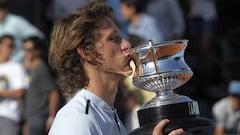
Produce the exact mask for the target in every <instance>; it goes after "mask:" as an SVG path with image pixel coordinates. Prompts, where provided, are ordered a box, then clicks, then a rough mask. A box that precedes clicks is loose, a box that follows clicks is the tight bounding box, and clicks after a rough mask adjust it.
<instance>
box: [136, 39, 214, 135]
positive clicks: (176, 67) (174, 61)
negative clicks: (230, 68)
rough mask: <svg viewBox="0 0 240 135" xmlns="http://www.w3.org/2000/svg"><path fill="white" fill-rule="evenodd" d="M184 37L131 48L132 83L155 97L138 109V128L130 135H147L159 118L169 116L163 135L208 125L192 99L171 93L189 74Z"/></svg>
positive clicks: (150, 42)
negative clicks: (134, 66) (133, 68)
mask: <svg viewBox="0 0 240 135" xmlns="http://www.w3.org/2000/svg"><path fill="white" fill-rule="evenodd" d="M187 43H188V40H173V41H165V42H162V43H158V44H154V43H153V42H152V41H151V40H149V41H148V43H147V44H144V45H142V46H139V47H136V48H133V49H132V58H133V60H134V63H135V65H136V70H135V73H134V77H133V84H134V85H135V86H136V87H138V88H140V89H143V90H147V91H152V92H156V97H154V98H152V99H151V100H150V101H148V102H146V103H144V104H143V105H142V106H141V108H140V110H139V111H138V119H139V123H140V128H138V129H136V130H134V131H133V132H132V133H131V134H132V135H151V134H152V130H153V128H154V126H155V125H156V124H157V123H158V122H159V121H160V120H162V119H165V118H167V119H169V120H170V123H169V124H168V125H167V126H166V127H165V129H164V134H168V133H169V132H170V131H172V130H174V129H177V128H183V129H184V130H187V131H193V130H198V129H201V128H203V127H208V126H211V125H212V124H211V121H210V120H208V119H206V118H203V117H200V114H199V107H198V103H197V102H196V101H193V100H192V99H190V98H189V97H187V96H182V95H178V94H175V93H174V91H173V90H174V89H176V88H177V87H179V86H181V85H183V84H185V83H186V82H187V81H188V80H189V79H190V78H191V77H192V75H193V72H192V70H191V68H189V67H188V65H187V64H186V62H185V60H184V52H185V48H186V46H187Z"/></svg>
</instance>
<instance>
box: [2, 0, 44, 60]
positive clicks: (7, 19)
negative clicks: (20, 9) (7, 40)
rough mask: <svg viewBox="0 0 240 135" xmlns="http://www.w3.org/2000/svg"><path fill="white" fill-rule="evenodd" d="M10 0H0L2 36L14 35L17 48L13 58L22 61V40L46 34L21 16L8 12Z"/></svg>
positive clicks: (41, 36)
mask: <svg viewBox="0 0 240 135" xmlns="http://www.w3.org/2000/svg"><path fill="white" fill-rule="evenodd" d="M8 2H9V1H8V0H0V36H1V35H5V34H10V35H12V36H13V37H14V40H15V48H14V52H13V54H12V56H11V60H13V61H17V62H22V61H23V49H22V41H23V40H24V39H25V38H27V37H30V36H38V37H40V38H42V39H43V38H44V34H43V33H42V32H41V31H39V30H38V29H37V28H36V27H35V26H33V25H32V24H31V23H29V22H28V21H27V20H26V19H24V18H23V17H21V16H18V15H14V14H11V13H9V12H8V10H9V5H8Z"/></svg>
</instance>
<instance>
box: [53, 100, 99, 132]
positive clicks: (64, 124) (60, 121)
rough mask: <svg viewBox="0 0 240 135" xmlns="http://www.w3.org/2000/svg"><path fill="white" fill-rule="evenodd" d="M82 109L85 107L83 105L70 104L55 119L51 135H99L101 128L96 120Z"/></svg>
mask: <svg viewBox="0 0 240 135" xmlns="http://www.w3.org/2000/svg"><path fill="white" fill-rule="evenodd" d="M81 108H85V107H84V106H82V105H81V104H80V105H79V107H77V106H75V105H73V104H71V103H70V104H66V105H65V106H64V107H63V108H62V109H60V110H59V111H58V113H57V115H56V117H55V120H54V123H53V125H52V129H51V131H50V134H51V135H63V134H65V133H67V134H72V133H79V134H97V133H98V132H99V127H98V126H97V124H96V122H95V119H94V118H93V117H92V116H91V115H89V114H85V112H84V111H83V109H81ZM67 131H68V132H67Z"/></svg>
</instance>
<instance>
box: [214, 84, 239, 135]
mask: <svg viewBox="0 0 240 135" xmlns="http://www.w3.org/2000/svg"><path fill="white" fill-rule="evenodd" d="M213 114H214V116H215V119H216V127H215V135H239V134H240V80H233V81H231V82H230V84H229V87H228V96H227V97H225V98H223V99H221V100H220V101H218V102H216V103H215V104H214V106H213Z"/></svg>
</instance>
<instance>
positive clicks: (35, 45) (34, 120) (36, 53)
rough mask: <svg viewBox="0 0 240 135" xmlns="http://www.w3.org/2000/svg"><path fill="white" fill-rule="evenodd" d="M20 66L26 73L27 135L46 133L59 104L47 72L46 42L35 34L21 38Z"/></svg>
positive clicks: (50, 76)
mask: <svg viewBox="0 0 240 135" xmlns="http://www.w3.org/2000/svg"><path fill="white" fill-rule="evenodd" d="M23 50H24V66H25V68H26V70H27V72H28V76H29V88H28V90H27V92H26V95H25V107H26V110H25V113H26V114H25V117H26V124H27V125H26V127H27V129H28V130H27V132H28V135H46V134H47V132H48V130H49V129H50V127H51V125H52V122H53V119H54V117H55V114H56V112H57V110H58V105H59V98H60V95H59V92H58V90H57V87H56V83H55V80H54V79H53V77H52V75H51V74H50V71H49V68H48V65H47V63H46V61H45V60H46V58H44V52H46V51H47V50H46V44H45V42H43V41H42V40H41V39H40V38H38V37H29V38H27V39H25V40H24V44H23Z"/></svg>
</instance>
